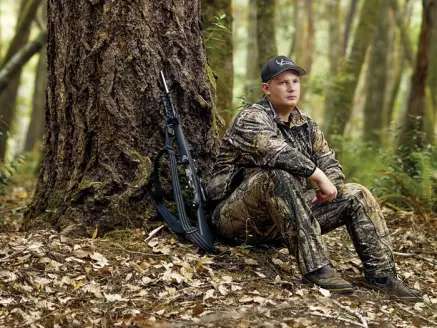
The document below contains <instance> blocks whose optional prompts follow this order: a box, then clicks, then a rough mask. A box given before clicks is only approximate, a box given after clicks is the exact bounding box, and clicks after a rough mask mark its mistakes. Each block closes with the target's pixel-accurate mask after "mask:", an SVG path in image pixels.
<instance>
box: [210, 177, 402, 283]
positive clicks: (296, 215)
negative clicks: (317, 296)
mask: <svg viewBox="0 0 437 328" xmlns="http://www.w3.org/2000/svg"><path fill="white" fill-rule="evenodd" d="M314 196H315V192H314V190H310V191H307V192H304V190H303V189H302V186H301V184H300V183H299V182H298V181H297V180H296V179H295V178H294V177H293V176H292V175H291V174H289V173H287V172H285V171H283V170H270V171H264V170H260V171H258V172H256V173H254V174H252V175H251V176H250V177H248V178H247V179H246V180H245V181H243V183H242V184H241V185H240V186H239V187H238V188H237V189H236V190H235V191H234V192H233V193H232V195H231V196H230V197H229V198H228V199H226V200H225V201H223V202H222V203H221V204H219V205H218V206H217V208H216V209H215V211H214V215H213V225H214V226H215V228H216V230H217V231H218V233H219V234H220V235H221V236H222V237H224V238H226V239H228V240H233V241H236V242H238V243H247V244H254V243H260V242H268V241H272V240H279V239H280V240H283V241H285V243H286V244H287V246H288V247H289V249H290V250H291V251H292V252H294V254H295V255H296V258H297V261H298V264H299V269H300V271H301V273H302V274H306V273H308V272H311V271H314V270H316V269H318V268H320V267H322V266H324V265H326V264H329V263H330V260H329V254H328V252H327V249H326V247H325V245H324V243H323V241H322V238H321V235H322V234H324V233H327V232H329V231H331V230H333V229H335V228H337V227H339V226H342V225H346V227H347V230H348V232H349V235H350V236H351V238H352V241H353V243H354V246H355V249H356V251H357V253H358V255H359V257H360V258H361V260H362V262H363V265H364V272H365V276H366V277H368V278H374V277H381V276H386V275H387V274H389V273H394V272H395V264H394V259H393V252H392V246H391V242H390V239H389V234H388V229H387V226H386V223H385V220H384V218H383V216H382V213H381V209H380V207H379V205H378V203H377V202H376V200H375V198H374V197H373V195H372V194H371V193H370V191H369V190H367V189H366V188H365V187H363V186H361V185H359V184H346V185H345V186H344V188H343V189H342V190H341V191H339V195H338V196H337V198H336V199H335V200H333V201H330V202H327V203H322V204H318V205H313V204H311V200H312V199H313V198H314Z"/></svg>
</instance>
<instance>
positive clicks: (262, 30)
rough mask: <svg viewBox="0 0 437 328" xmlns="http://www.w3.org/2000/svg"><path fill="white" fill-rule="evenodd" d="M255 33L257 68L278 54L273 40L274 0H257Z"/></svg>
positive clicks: (260, 67)
mask: <svg viewBox="0 0 437 328" xmlns="http://www.w3.org/2000/svg"><path fill="white" fill-rule="evenodd" d="M256 6H257V9H258V12H257V20H256V33H257V43H258V69H259V72H261V69H262V68H263V66H264V64H265V63H266V62H267V61H268V60H269V59H270V58H272V57H275V56H277V55H278V49H277V48H276V40H275V0H257V1H256Z"/></svg>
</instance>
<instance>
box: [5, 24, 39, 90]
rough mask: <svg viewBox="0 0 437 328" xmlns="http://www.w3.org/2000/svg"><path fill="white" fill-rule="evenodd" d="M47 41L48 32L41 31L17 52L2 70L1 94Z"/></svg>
mask: <svg viewBox="0 0 437 328" xmlns="http://www.w3.org/2000/svg"><path fill="white" fill-rule="evenodd" d="M46 41H47V32H41V33H40V35H39V36H38V37H37V38H36V39H35V40H33V41H32V42H30V43H28V44H26V45H25V46H24V47H23V48H22V49H20V51H19V52H17V53H16V54H15V55H14V56H13V57H12V58H11V59H9V61H8V63H7V64H6V65H4V66H3V68H2V69H1V70H0V96H1V94H2V93H3V91H4V90H5V89H6V88H7V86H8V84H9V82H10V81H11V80H12V79H13V78H14V77H16V75H17V74H19V73H20V72H21V69H22V68H23V66H24V65H25V64H26V63H27V62H28V61H29V59H30V58H32V57H33V55H34V54H36V53H37V52H39V51H40V50H41V48H42V47H43V46H44V45H45V43H46Z"/></svg>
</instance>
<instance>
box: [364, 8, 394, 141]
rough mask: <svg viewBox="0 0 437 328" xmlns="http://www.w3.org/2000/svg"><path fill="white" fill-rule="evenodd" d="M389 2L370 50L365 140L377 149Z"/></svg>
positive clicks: (385, 73) (379, 20) (380, 126)
mask: <svg viewBox="0 0 437 328" xmlns="http://www.w3.org/2000/svg"><path fill="white" fill-rule="evenodd" d="M388 1H389V0H382V5H381V9H380V10H379V12H378V13H377V15H378V19H377V26H376V32H375V37H374V38H373V42H372V46H371V49H370V56H369V64H368V65H369V66H368V69H367V79H366V80H367V92H366V102H365V106H364V128H363V131H364V133H363V140H364V141H366V142H370V143H372V144H373V145H374V146H377V147H379V146H380V145H381V136H382V127H383V122H384V108H385V94H386V92H385V91H386V85H387V53H386V51H387V44H388V42H389V35H388V32H389V19H387V16H388V9H389V3H388Z"/></svg>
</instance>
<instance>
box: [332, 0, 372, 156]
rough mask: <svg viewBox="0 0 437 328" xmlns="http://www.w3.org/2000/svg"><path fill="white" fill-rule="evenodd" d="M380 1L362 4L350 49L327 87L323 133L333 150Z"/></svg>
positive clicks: (346, 117)
mask: <svg viewBox="0 0 437 328" xmlns="http://www.w3.org/2000/svg"><path fill="white" fill-rule="evenodd" d="M380 4H381V0H374V1H366V2H364V3H363V7H362V8H361V13H360V18H359V22H358V26H357V29H356V31H355V35H354V42H353V44H352V49H351V52H350V54H349V56H348V57H347V59H346V60H345V61H344V64H343V66H342V67H341V69H340V71H339V73H338V74H337V77H336V78H335V79H334V81H333V82H332V84H331V85H330V87H329V89H328V93H327V96H326V97H327V101H326V108H325V119H324V123H325V132H326V135H327V138H328V140H329V141H330V142H331V144H332V146H334V147H336V148H337V149H339V148H341V145H340V144H339V140H338V138H339V137H340V138H341V137H342V136H343V133H344V130H345V127H346V124H347V123H348V121H349V118H350V115H351V113H352V106H353V99H354V93H355V89H356V86H357V83H358V79H359V76H360V71H361V67H362V66H363V63H364V59H365V56H366V51H367V48H368V46H369V44H370V42H371V40H372V38H373V35H374V31H375V26H376V18H377V13H378V12H379V8H380Z"/></svg>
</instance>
